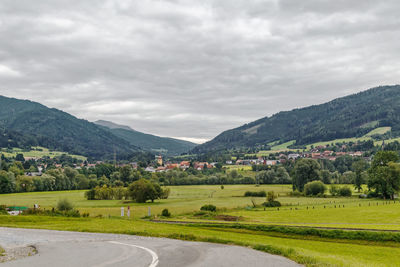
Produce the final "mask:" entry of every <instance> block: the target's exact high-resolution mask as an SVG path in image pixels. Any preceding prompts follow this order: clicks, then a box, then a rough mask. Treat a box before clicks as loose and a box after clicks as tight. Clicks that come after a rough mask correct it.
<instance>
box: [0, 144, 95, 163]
mask: <svg viewBox="0 0 400 267" xmlns="http://www.w3.org/2000/svg"><path fill="white" fill-rule="evenodd" d="M0 153H1V154H4V156H5V157H7V158H11V157H15V156H16V155H17V154H23V155H24V157H32V158H42V157H50V158H54V157H57V156H61V155H63V154H66V155H68V156H70V157H73V158H76V159H78V160H82V161H85V160H86V159H87V158H86V157H84V156H80V155H72V154H69V153H65V152H61V151H50V150H49V149H47V148H45V147H32V150H30V151H25V150H22V149H20V148H13V149H11V150H10V149H7V148H1V150H0Z"/></svg>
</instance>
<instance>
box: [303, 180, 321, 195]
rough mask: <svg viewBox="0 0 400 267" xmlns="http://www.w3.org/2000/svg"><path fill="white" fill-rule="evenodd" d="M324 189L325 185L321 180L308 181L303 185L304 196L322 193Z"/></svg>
mask: <svg viewBox="0 0 400 267" xmlns="http://www.w3.org/2000/svg"><path fill="white" fill-rule="evenodd" d="M325 191H326V186H325V185H324V184H323V183H322V182H321V181H313V182H309V183H307V184H306V185H305V186H304V192H305V194H306V196H317V195H318V194H321V195H323V194H324V193H325Z"/></svg>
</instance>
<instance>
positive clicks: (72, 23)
mask: <svg viewBox="0 0 400 267" xmlns="http://www.w3.org/2000/svg"><path fill="white" fill-rule="evenodd" d="M399 13H400V2H399V1H395V0H393V1H390V0H388V1H369V0H352V1H348V0H337V1H328V0H310V1H297V0H291V1H289V0H270V1H268V0H266V1H260V0H256V1H247V0H236V1H231V0H219V1H211V0H204V1H184V0H182V1H179V0H170V1H166V0H163V1H159V0H151V1H150V0H141V1H127V0H104V1H99V0H85V1H78V0H68V1H67V0H57V1H53V0H42V1H31V0H18V1H15V0H2V1H1V2H0V36H1V42H0V81H1V84H0V94H2V95H6V96H13V97H17V98H23V99H31V100H34V101H38V102H41V103H43V104H45V105H48V106H50V107H56V108H59V109H62V110H64V111H67V112H70V113H72V114H73V115H75V116H77V117H80V118H85V119H88V120H97V119H105V120H111V121H114V122H116V123H122V124H126V125H129V126H131V127H132V128H134V129H136V130H139V131H144V132H149V133H154V134H158V135H162V136H172V137H185V138H192V140H199V141H204V140H206V139H209V138H212V137H214V136H215V135H217V134H218V133H220V132H221V131H223V130H226V129H229V128H232V127H236V126H239V125H241V124H243V123H246V122H250V121H252V120H255V119H258V118H261V117H264V116H267V115H271V114H273V113H275V112H278V111H280V110H289V109H292V108H295V107H302V106H307V105H311V104H316V103H322V102H325V101H328V100H330V99H333V98H336V97H339V96H344V95H347V94H350V93H355V92H358V91H360V90H364V89H367V88H369V87H373V86H377V85H384V84H396V83H398V80H399V77H400V60H399V56H400V50H399V49H398V48H399V47H400V38H398V37H399V36H400V17H399V16H398V14H399Z"/></svg>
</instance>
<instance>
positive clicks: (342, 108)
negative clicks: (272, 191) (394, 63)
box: [192, 85, 400, 153]
mask: <svg viewBox="0 0 400 267" xmlns="http://www.w3.org/2000/svg"><path fill="white" fill-rule="evenodd" d="M382 126H391V127H392V135H393V136H398V135H400V85H395V86H381V87H376V88H372V89H369V90H367V91H363V92H361V93H358V94H353V95H349V96H346V97H342V98H337V99H335V100H333V101H330V102H328V103H325V104H321V105H314V106H310V107H306V108H301V109H294V110H292V111H283V112H279V113H277V114H275V115H273V116H271V117H265V118H262V119H259V120H257V121H254V122H251V123H248V124H245V125H243V126H241V127H238V128H236V129H232V130H228V131H225V132H223V133H221V134H220V135H218V136H217V137H215V138H214V139H213V140H211V141H209V142H207V143H205V144H202V145H199V146H197V147H196V148H195V149H194V150H193V151H192V152H194V153H207V152H212V151H218V150H226V149H233V148H235V149H237V148H257V147H265V146H268V144H270V143H271V142H281V143H283V142H286V141H290V140H296V143H295V145H304V144H310V143H314V142H318V141H329V140H333V139H337V138H348V137H360V136H362V135H364V134H366V133H368V132H369V131H371V130H372V129H374V128H377V127H382Z"/></svg>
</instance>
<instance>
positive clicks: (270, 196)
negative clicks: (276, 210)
mask: <svg viewBox="0 0 400 267" xmlns="http://www.w3.org/2000/svg"><path fill="white" fill-rule="evenodd" d="M277 198H278V196H277V195H276V194H275V193H274V191H269V192H268V194H267V201H268V202H272V201H275V199H277Z"/></svg>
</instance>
